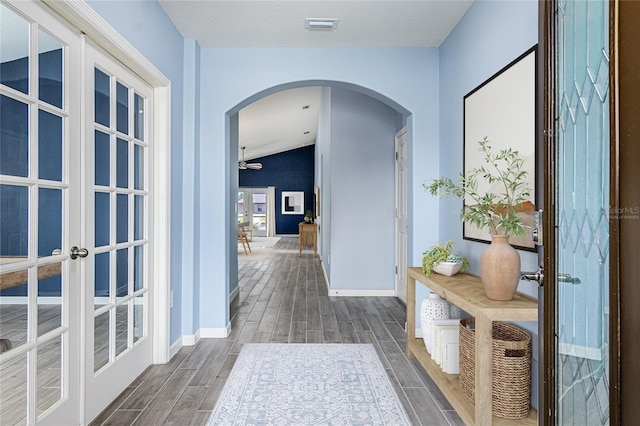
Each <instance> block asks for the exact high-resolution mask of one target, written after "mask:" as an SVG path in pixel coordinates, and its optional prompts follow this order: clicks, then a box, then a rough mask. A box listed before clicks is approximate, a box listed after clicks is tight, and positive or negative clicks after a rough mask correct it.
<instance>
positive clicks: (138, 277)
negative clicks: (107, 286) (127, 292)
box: [133, 246, 144, 291]
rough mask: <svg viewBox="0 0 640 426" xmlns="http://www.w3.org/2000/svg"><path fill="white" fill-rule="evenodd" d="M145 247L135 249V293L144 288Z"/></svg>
mask: <svg viewBox="0 0 640 426" xmlns="http://www.w3.org/2000/svg"><path fill="white" fill-rule="evenodd" d="M143 273H144V246H135V247H134V249H133V291H138V290H140V289H141V288H142V287H143V286H144V281H143Z"/></svg>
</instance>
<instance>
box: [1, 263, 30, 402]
mask: <svg viewBox="0 0 640 426" xmlns="http://www.w3.org/2000/svg"><path fill="white" fill-rule="evenodd" d="M16 274H22V275H23V276H24V277H25V280H26V276H27V270H26V269H24V270H21V271H17V272H16ZM0 294H1V295H2V296H1V297H2V299H3V301H4V300H7V299H9V297H5V296H21V297H27V296H28V288H27V283H26V282H25V283H24V284H22V283H17V284H16V285H15V286H14V287H11V288H8V289H5V290H2V293H0ZM9 300H10V299H9ZM27 308H28V306H27V305H26V304H18V303H12V304H8V303H7V304H4V303H1V304H0V315H1V317H0V318H1V319H0V321H2V323H1V324H0V325H1V326H2V336H0V338H3V339H9V341H10V342H11V348H8V347H6V346H5V349H6V350H7V351H8V350H14V349H18V348H20V346H22V345H24V344H25V343H27V327H28V325H29V323H28V320H29V313H28V309H27ZM5 345H7V343H5ZM1 365H2V364H1V363H0V367H1ZM1 380H2V376H1V375H0V381H1ZM1 389H6V388H4V387H3V388H1ZM0 397H1V395H0ZM1 407H2V404H0V410H2V408H1Z"/></svg>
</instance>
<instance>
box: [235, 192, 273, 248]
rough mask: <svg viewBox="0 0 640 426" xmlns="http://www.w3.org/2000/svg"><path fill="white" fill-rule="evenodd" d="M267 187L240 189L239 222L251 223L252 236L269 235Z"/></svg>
mask: <svg viewBox="0 0 640 426" xmlns="http://www.w3.org/2000/svg"><path fill="white" fill-rule="evenodd" d="M268 211H269V208H268V205H267V188H240V189H239V190H238V223H247V222H248V223H249V225H248V227H247V229H250V230H251V233H252V237H266V236H267V215H268Z"/></svg>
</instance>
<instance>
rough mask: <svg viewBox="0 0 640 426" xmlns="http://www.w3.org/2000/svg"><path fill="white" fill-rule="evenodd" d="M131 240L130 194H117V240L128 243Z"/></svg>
mask: <svg viewBox="0 0 640 426" xmlns="http://www.w3.org/2000/svg"><path fill="white" fill-rule="evenodd" d="M128 240H129V196H128V195H127V194H118V195H116V242H117V243H126V242H127V241H128Z"/></svg>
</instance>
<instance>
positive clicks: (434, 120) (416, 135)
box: [198, 48, 439, 328]
mask: <svg viewBox="0 0 640 426" xmlns="http://www.w3.org/2000/svg"><path fill="white" fill-rule="evenodd" d="M201 54H202V57H201V70H202V71H201V76H202V82H201V84H202V86H201V87H202V98H201V110H200V114H201V115H200V119H201V127H200V134H201V135H202V137H201V140H200V156H199V161H200V170H201V173H200V174H199V176H198V178H199V180H200V182H201V185H202V186H201V190H200V192H199V196H200V215H201V217H202V218H203V219H202V220H201V221H200V228H199V233H200V235H201V244H200V246H199V247H198V249H199V250H200V257H201V259H207V262H204V261H203V262H201V264H200V276H201V277H202V284H201V285H202V287H201V291H200V299H201V300H207V301H208V303H209V309H207V311H206V312H205V311H202V312H201V316H200V320H201V324H200V326H201V327H203V328H220V327H225V326H226V324H227V321H228V318H227V310H228V307H227V305H226V304H227V297H226V294H225V289H226V288H227V287H228V283H229V281H230V280H231V279H233V280H235V279H236V277H235V276H233V277H232V276H230V275H228V272H227V271H228V270H229V267H228V265H229V264H230V262H229V260H230V259H229V257H230V254H229V253H230V252H231V251H233V252H235V250H231V241H230V239H229V235H230V232H231V231H232V230H233V229H232V227H233V226H234V225H233V224H232V223H231V222H230V221H229V220H230V218H231V217H232V214H233V206H232V205H231V203H230V202H229V201H227V202H226V203H225V204H223V203H221V202H220V200H230V197H229V194H228V193H227V191H228V190H229V189H228V187H226V186H225V185H224V184H223V182H226V181H230V179H231V177H232V174H237V173H236V165H235V161H237V147H234V146H231V147H227V146H226V140H225V132H226V131H227V127H226V121H227V118H226V117H227V113H228V112H229V111H230V110H232V112H235V111H237V110H238V109H240V108H241V107H243V106H244V105H246V104H248V103H250V102H252V101H253V100H255V99H256V98H257V97H259V96H262V95H263V94H265V93H269V90H270V89H271V90H273V88H277V87H278V86H281V85H286V84H288V83H294V82H318V81H321V82H326V81H333V82H342V83H346V84H353V85H357V86H361V87H363V88H366V89H368V90H370V91H373V92H375V93H378V94H379V96H380V97H381V98H385V97H386V98H387V100H392V101H393V102H395V103H396V104H397V106H399V107H401V108H404V109H406V110H408V111H410V112H411V113H412V114H413V129H412V135H413V141H414V143H413V147H412V154H413V156H412V162H413V164H412V165H411V173H412V175H413V176H412V177H413V179H412V180H410V182H411V183H410V195H409V197H410V198H411V193H413V192H414V191H416V190H417V189H418V188H419V183H420V182H422V181H424V180H425V179H427V178H428V177H429V173H433V172H434V171H435V172H437V169H438V161H437V159H438V157H437V152H438V139H439V138H438V50H437V49H426V48H406V49H387V48H370V49H324V48H316V49H219V48H215V49H214V48H210V49H204V48H203V49H202V50H201ZM300 84H301V85H305V84H306V83H300ZM263 91H267V92H264V93H263ZM256 94H259V95H257V96H255V95H256ZM229 148H230V151H229ZM205 182H206V183H207V185H206V187H205V185H204V183H205ZM437 206H438V201H437V200H434V199H431V198H429V197H424V196H420V197H416V198H415V199H413V202H412V204H411V209H412V212H411V214H410V215H411V217H415V216H417V215H419V217H420V218H421V220H419V221H416V222H415V223H413V224H411V225H410V232H411V231H412V232H411V233H412V235H413V239H412V242H411V246H410V248H409V262H410V263H414V262H415V261H417V260H416V259H418V258H419V257H416V256H417V255H419V254H421V253H422V250H423V249H424V247H425V246H428V245H430V244H431V243H434V242H435V241H436V240H437V238H438V235H437V234H438V231H437V223H438V209H437ZM205 216H206V217H207V220H204V217H205ZM233 244H236V242H235V239H234V241H233ZM232 254H233V253H232Z"/></svg>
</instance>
